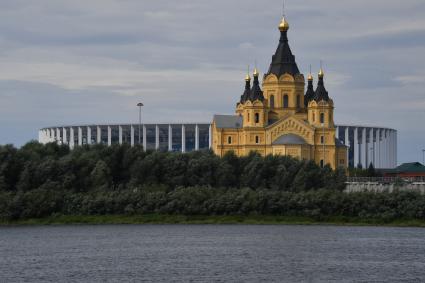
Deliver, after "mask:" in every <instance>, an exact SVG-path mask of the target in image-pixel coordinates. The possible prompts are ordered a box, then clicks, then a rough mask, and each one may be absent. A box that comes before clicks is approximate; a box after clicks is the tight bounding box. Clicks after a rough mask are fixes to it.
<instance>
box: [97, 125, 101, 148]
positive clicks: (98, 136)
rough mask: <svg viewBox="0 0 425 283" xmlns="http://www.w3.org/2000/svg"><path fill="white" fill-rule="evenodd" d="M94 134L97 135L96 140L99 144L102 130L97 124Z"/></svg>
mask: <svg viewBox="0 0 425 283" xmlns="http://www.w3.org/2000/svg"><path fill="white" fill-rule="evenodd" d="M96 135H97V137H96V142H97V143H98V144H100V143H101V142H102V130H101V128H100V127H99V126H97V129H96Z"/></svg>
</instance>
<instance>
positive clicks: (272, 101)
mask: <svg viewBox="0 0 425 283" xmlns="http://www.w3.org/2000/svg"><path fill="white" fill-rule="evenodd" d="M270 108H274V95H270Z"/></svg>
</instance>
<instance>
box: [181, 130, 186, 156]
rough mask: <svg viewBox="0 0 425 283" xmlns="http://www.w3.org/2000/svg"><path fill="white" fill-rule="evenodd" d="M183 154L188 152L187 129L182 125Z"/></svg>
mask: <svg viewBox="0 0 425 283" xmlns="http://www.w3.org/2000/svg"><path fill="white" fill-rule="evenodd" d="M182 152H186V128H185V126H184V125H182Z"/></svg>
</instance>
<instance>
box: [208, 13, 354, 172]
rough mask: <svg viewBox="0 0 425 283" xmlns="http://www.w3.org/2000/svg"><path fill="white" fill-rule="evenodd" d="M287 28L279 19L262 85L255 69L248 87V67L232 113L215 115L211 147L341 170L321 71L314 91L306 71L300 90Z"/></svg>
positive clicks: (343, 158)
mask: <svg viewBox="0 0 425 283" xmlns="http://www.w3.org/2000/svg"><path fill="white" fill-rule="evenodd" d="M288 30H289V23H288V21H287V20H286V18H285V17H283V18H282V20H281V21H280V24H279V31H280V39H279V44H278V46H277V48H276V51H275V53H274V55H273V56H272V61H271V63H270V67H269V69H268V71H267V73H266V74H264V76H263V83H262V88H261V86H260V74H259V72H258V70H257V68H255V69H254V72H253V78H252V85H251V77H250V75H249V71H248V74H247V75H246V78H245V88H244V91H243V93H242V95H241V96H240V100H239V102H238V103H237V104H236V115H215V116H214V120H213V124H212V133H213V134H212V137H213V139H212V149H213V151H214V152H215V153H216V154H218V155H220V156H223V155H224V154H225V153H226V152H228V151H233V152H235V153H236V154H237V155H239V156H244V155H248V154H249V153H250V152H251V151H254V152H257V153H259V154H261V155H263V156H264V155H268V154H273V155H288V156H292V157H293V158H297V159H300V160H303V159H305V160H314V161H315V162H316V163H317V164H320V165H321V166H325V165H326V164H329V165H330V166H331V167H332V168H337V167H344V168H345V167H347V148H346V146H345V145H343V144H342V143H341V142H339V141H338V140H337V139H336V138H335V125H334V120H333V112H334V104H333V101H332V99H331V98H330V97H329V94H328V91H327V90H326V88H325V83H324V76H325V75H324V72H323V69H322V68H320V72H319V75H318V82H317V87H316V89H314V87H313V76H312V75H311V72H310V74H309V76H308V83H307V90H306V92H304V90H305V80H304V75H303V74H301V72H300V71H299V69H298V66H297V63H296V61H295V56H294V55H293V54H292V51H291V48H290V47H289V43H288Z"/></svg>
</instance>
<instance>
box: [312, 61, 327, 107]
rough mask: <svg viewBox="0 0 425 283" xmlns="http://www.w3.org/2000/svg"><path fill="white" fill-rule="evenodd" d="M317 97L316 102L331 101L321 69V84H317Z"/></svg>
mask: <svg viewBox="0 0 425 283" xmlns="http://www.w3.org/2000/svg"><path fill="white" fill-rule="evenodd" d="M315 93H316V94H315V96H314V100H316V101H317V102H319V101H321V100H324V101H329V95H328V91H327V90H326V88H325V84H324V82H323V70H322V69H320V72H319V82H318V83H317V88H316V91H315Z"/></svg>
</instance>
